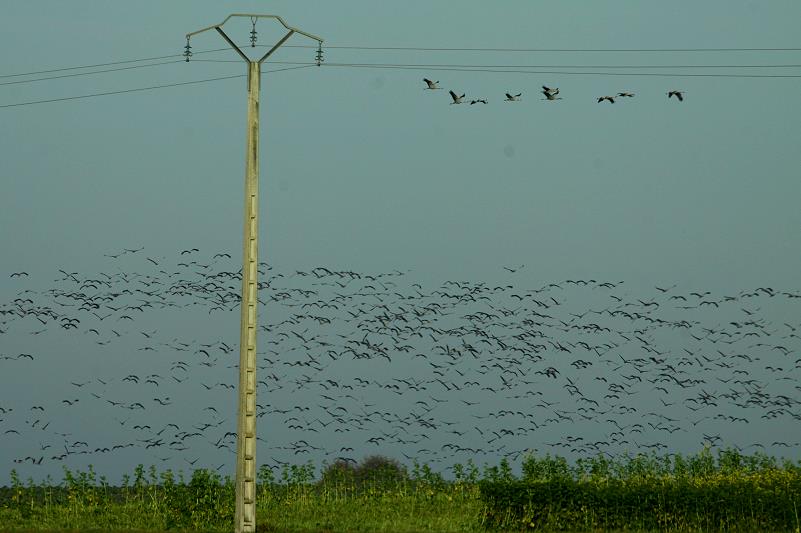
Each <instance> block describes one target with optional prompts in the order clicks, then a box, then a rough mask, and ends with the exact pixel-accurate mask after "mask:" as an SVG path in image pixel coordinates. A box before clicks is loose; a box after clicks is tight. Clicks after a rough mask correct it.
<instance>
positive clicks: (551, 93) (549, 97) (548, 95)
mask: <svg viewBox="0 0 801 533" xmlns="http://www.w3.org/2000/svg"><path fill="white" fill-rule="evenodd" d="M423 82H425V84H426V86H425V87H423V89H425V90H440V89H442V87H440V86H439V80H437V81H432V80H429V79H428V78H423ZM448 93H449V94H450V95H451V100H452V102H451V105H454V104H463V103H466V102H467V100H466V99H465V96H466V95H465V93H462V94H461V95H459V94H457V93H455V92H454V91H452V90H451V91H448ZM542 95H543V96H544V97H545V98H542V100H546V101H555V100H561V99H562V97H561V96H559V88H558V87H556V88H553V89H552V88H550V87H548V86H546V85H543V86H542ZM505 96H506V98H505V99H504V102H519V101H520V100H521V99H522V98H521V97H522V96H523V93H517V94H511V93H505ZM633 97H634V93H631V92H628V91H621V92H618V93H617V94H616V95H615V96H609V95H607V96H600V97H598V103H599V104H600V103H601V102H609V103H610V104H614V103H615V100H616V99H618V98H633ZM667 97H668V100H670V99H671V98H673V97H676V99H677V100H678V101H679V102H683V101H684V91H677V90H672V91H669V92H668V93H667ZM469 102H470V105H474V104H478V103H481V104H486V103H488V100H487V99H486V98H471V99H470V100H469Z"/></svg>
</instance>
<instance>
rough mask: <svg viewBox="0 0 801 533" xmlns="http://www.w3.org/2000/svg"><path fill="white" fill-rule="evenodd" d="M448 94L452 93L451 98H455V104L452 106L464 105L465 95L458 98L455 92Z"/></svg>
mask: <svg viewBox="0 0 801 533" xmlns="http://www.w3.org/2000/svg"><path fill="white" fill-rule="evenodd" d="M448 92H449V93H451V98H453V102H451V105H453V104H461V103H462V98H464V94H463V95H462V96H458V95H457V94H456V93H455V92H453V91H448Z"/></svg>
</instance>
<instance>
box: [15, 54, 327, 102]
mask: <svg viewBox="0 0 801 533" xmlns="http://www.w3.org/2000/svg"><path fill="white" fill-rule="evenodd" d="M310 66H316V63H314V64H312V65H303V66H299V67H287V68H279V69H274V70H268V71H265V72H281V71H284V70H295V69H299V68H308V67H310ZM246 76H247V75H246V74H237V75H234V76H222V77H219V78H207V79H205V80H193V81H183V82H179V83H169V84H166V85H153V86H151V87H137V88H135V89H123V90H120V91H107V92H102V93H94V94H83V95H79V96H65V97H63V98H51V99H49V100H35V101H32V102H20V103H17V104H4V105H0V108H5V107H20V106H26V105H35V104H46V103H50V102H63V101H65V100H79V99H82V98H94V97H96V96H108V95H112V94H124V93H133V92H138V91H150V90H154V89H164V88H167V87H178V86H181V85H192V84H197V83H207V82H211V81H220V80H230V79H233V78H244V77H246Z"/></svg>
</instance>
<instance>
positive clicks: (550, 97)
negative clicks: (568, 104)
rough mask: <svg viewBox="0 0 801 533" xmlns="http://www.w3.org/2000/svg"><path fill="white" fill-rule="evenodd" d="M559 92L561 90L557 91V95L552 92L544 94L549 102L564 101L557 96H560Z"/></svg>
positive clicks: (544, 92)
mask: <svg viewBox="0 0 801 533" xmlns="http://www.w3.org/2000/svg"><path fill="white" fill-rule="evenodd" d="M558 91H559V89H557V92H555V93H551V92H548V91H542V94H544V95H545V98H546V99H548V100H561V99H562V98H561V97H559V96H556V95H557V94H559V92H558Z"/></svg>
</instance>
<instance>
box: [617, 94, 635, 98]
mask: <svg viewBox="0 0 801 533" xmlns="http://www.w3.org/2000/svg"><path fill="white" fill-rule="evenodd" d="M617 95H618V96H622V97H624V98H633V97H634V93H617Z"/></svg>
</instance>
